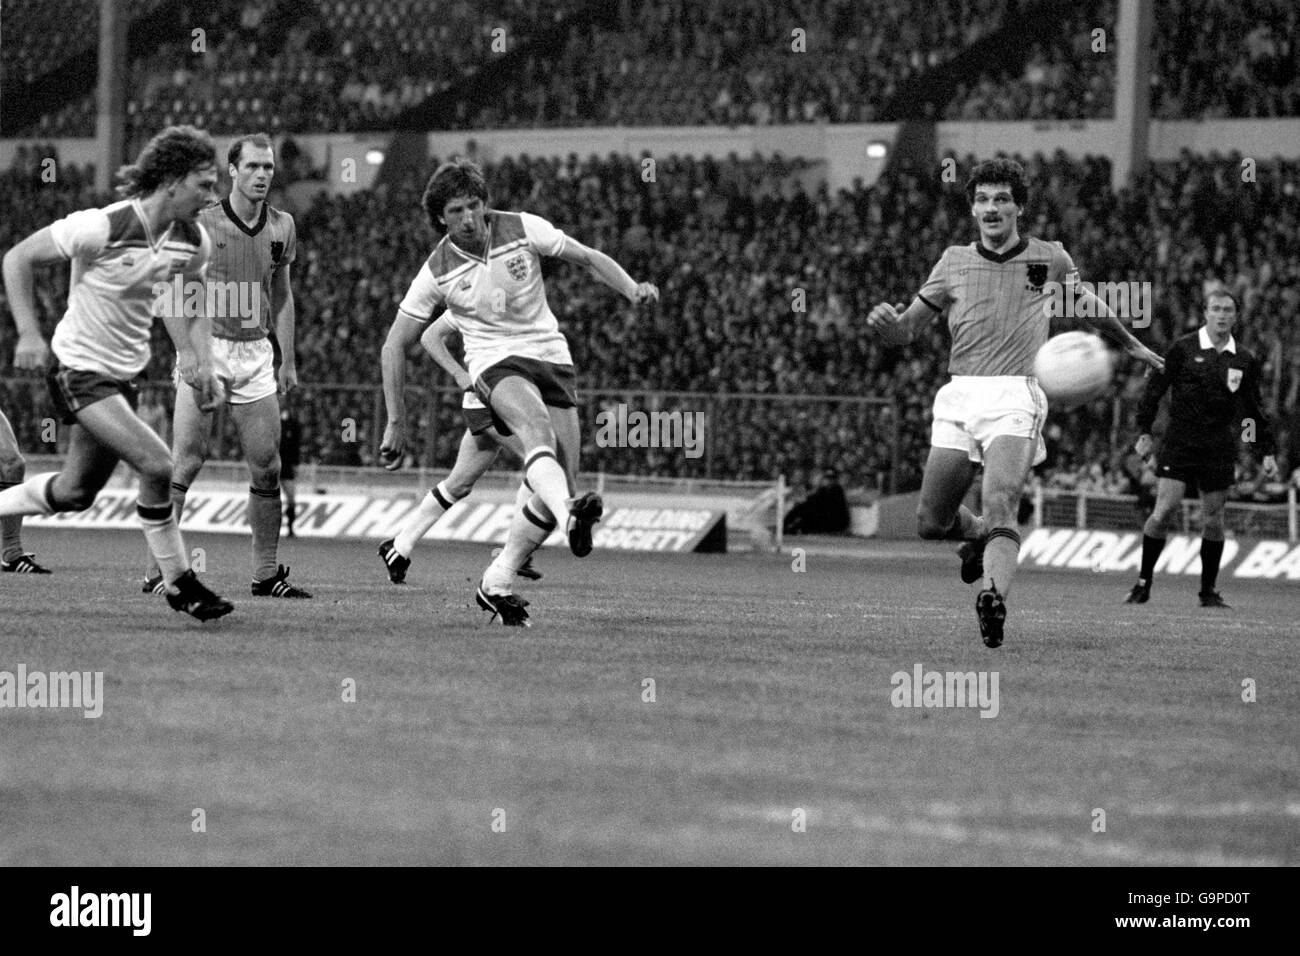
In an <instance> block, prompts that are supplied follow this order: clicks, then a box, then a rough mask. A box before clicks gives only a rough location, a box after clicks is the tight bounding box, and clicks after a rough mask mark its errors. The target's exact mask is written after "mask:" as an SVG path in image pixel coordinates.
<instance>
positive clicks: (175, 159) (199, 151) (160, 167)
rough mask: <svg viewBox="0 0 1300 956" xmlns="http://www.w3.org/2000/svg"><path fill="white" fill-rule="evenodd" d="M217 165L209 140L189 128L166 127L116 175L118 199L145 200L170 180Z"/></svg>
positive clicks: (213, 148)
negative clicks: (138, 197) (143, 197)
mask: <svg viewBox="0 0 1300 956" xmlns="http://www.w3.org/2000/svg"><path fill="white" fill-rule="evenodd" d="M216 165H217V147H216V146H215V145H214V144H213V142H212V137H211V136H209V135H208V134H207V133H205V132H204V131H203V130H201V129H195V128H194V127H193V126H168V127H167V128H166V129H165V130H163V131H162V132H161V133H159V134H158V135H157V136H155V137H154V138H153V139H151V140H149V142H148V143H147V144H145V147H144V149H142V150H140V156H139V157H138V158H137V159H136V161H135V162H134V163H130V164H128V165H126V166H123V167H122V168H121V169H119V170H118V171H117V178H118V179H120V180H121V183H120V185H118V187H117V191H118V193H119V194H120V195H121V196H124V197H127V198H130V197H132V196H148V195H149V194H150V193H152V192H153V191H154V190H155V189H157V188H158V187H159V186H161V185H162V184H163V183H165V182H167V181H168V180H170V179H184V178H185V177H186V176H188V175H189V174H190V173H192V172H194V171H195V170H196V169H202V168H203V167H204V166H212V167H215V166H216Z"/></svg>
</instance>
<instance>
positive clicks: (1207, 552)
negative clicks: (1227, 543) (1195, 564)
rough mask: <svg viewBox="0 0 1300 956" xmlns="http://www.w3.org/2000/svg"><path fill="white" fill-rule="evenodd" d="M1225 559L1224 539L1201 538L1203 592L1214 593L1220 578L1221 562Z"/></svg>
mask: <svg viewBox="0 0 1300 956" xmlns="http://www.w3.org/2000/svg"><path fill="white" fill-rule="evenodd" d="M1222 558H1223V539H1222V538H1219V539H1218V540H1215V539H1213V538H1205V537H1202V538H1201V590H1202V591H1213V590H1214V584H1215V582H1216V581H1217V580H1218V578H1219V561H1220V560H1221V559H1222Z"/></svg>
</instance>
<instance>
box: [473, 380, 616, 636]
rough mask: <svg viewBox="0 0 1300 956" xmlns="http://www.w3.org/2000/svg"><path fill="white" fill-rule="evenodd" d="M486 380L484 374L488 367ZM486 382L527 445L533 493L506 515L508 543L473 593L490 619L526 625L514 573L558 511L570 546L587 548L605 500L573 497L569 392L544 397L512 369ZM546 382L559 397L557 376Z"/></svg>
mask: <svg viewBox="0 0 1300 956" xmlns="http://www.w3.org/2000/svg"><path fill="white" fill-rule="evenodd" d="M539 364H541V363H539ZM488 371H489V372H491V371H492V370H491V369H489V370H488ZM543 374H545V373H543ZM570 374H571V371H570ZM483 379H488V373H486V372H485V373H484V376H483ZM487 384H488V386H489V387H490V388H491V395H490V398H491V406H492V410H493V412H495V413H496V415H497V416H498V417H499V418H500V419H501V420H502V421H503V422H504V423H505V425H506V426H507V428H508V429H509V430H510V431H511V432H513V433H515V434H516V435H518V436H519V438H520V440H521V441H522V442H523V445H524V448H525V449H526V452H525V455H524V477H525V480H526V481H527V482H528V485H529V487H531V488H532V489H533V496H532V498H531V499H530V500H529V501H528V502H527V503H526V504H525V505H524V506H523V507H522V508H520V509H519V512H518V513H517V514H516V515H515V517H514V520H513V521H512V522H511V525H510V530H509V532H508V534H507V535H506V544H505V547H504V548H503V549H502V551H501V554H499V555H498V556H497V557H496V558H494V559H493V561H492V563H491V564H490V565H488V568H487V570H486V571H485V572H484V573H483V580H482V582H481V583H480V584H479V588H478V592H477V595H476V599H477V601H478V604H479V607H481V608H483V609H484V610H485V611H491V612H492V614H493V618H494V619H495V617H496V616H497V615H500V616H501V619H502V623H503V624H505V625H507V626H520V625H522V626H528V612H527V611H525V610H524V608H525V607H527V604H528V602H527V601H523V600H521V599H520V598H518V597H515V596H514V594H513V593H512V590H511V587H512V584H513V581H514V576H515V574H516V573H517V572H518V570H519V568H520V567H521V566H522V565H523V563H524V561H525V560H526V559H527V558H528V556H529V555H531V554H532V553H533V552H534V551H536V550H537V549H538V548H540V547H541V546H542V543H543V542H544V541H545V540H546V539H547V538H548V537H549V536H550V534H551V532H552V531H553V530H555V527H556V521H557V519H556V517H555V516H556V515H561V516H567V519H568V523H567V528H566V530H567V534H568V538H569V549H570V550H571V551H572V552H573V553H574V554H575V555H577V556H578V557H580V558H581V557H586V556H587V555H588V554H590V553H591V549H592V528H593V526H594V525H595V524H596V522H598V521H599V520H600V517H601V515H602V514H603V513H604V505H603V503H602V502H601V499H600V496H599V495H598V494H596V493H594V492H588V493H586V494H583V495H580V496H577V497H572V494H571V492H572V489H573V487H574V484H575V478H576V475H577V470H578V452H579V448H580V447H581V445H580V440H579V425H578V410H577V408H576V406H575V405H574V404H569V402H571V401H572V399H563V401H564V402H565V404H564V405H560V404H554V405H552V404H547V403H545V402H544V401H543V398H542V392H541V390H539V388H538V386H537V384H535V383H534V382H533V381H532V380H531V379H530V378H527V377H525V376H524V375H522V374H518V373H515V372H513V370H512V372H511V374H508V375H506V376H505V377H503V378H500V379H498V380H496V382H495V384H493V383H492V381H491V379H488V381H487ZM544 387H546V389H547V393H548V397H549V398H550V400H551V401H556V402H559V401H561V400H562V399H560V398H558V397H555V396H557V395H559V394H560V393H561V389H560V388H559V387H558V386H555V384H554V383H551V382H546V383H544Z"/></svg>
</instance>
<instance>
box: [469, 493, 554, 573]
mask: <svg viewBox="0 0 1300 956" xmlns="http://www.w3.org/2000/svg"><path fill="white" fill-rule="evenodd" d="M534 502H535V503H536V504H537V505H540V504H541V501H540V499H534ZM534 502H530V503H528V504H525V505H524V506H523V507H522V508H520V509H519V510H518V511H516V512H515V516H514V518H513V519H511V521H510V530H509V531H508V532H507V533H506V545H505V547H504V548H502V549H501V553H500V554H498V555H497V556H496V557H495V558H494V559H493V560H492V563H491V564H489V565H488V568H487V570H486V571H484V572H483V590H484V591H486V592H487V593H488V594H511V593H513V592H512V588H513V587H514V581H515V574H517V573H518V571H519V569H520V568H521V567H523V563H524V562H525V561H527V560H528V556H529V555H531V554H532V553H533V552H534V551H536V550H537V549H538V548H540V547H541V546H542V542H543V541H545V540H546V539H547V538H548V537H550V534H551V532H552V531H554V530H555V522H554V521H548V520H546V519H545V518H543V517H542V516H541V515H539V514H538V510H539V509H538V508H536V507H534Z"/></svg>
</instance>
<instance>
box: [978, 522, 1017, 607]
mask: <svg viewBox="0 0 1300 956" xmlns="http://www.w3.org/2000/svg"><path fill="white" fill-rule="evenodd" d="M1019 554H1020V533H1019V532H1017V531H1016V530H1015V529H1013V528H994V529H993V530H992V531H990V532H989V537H988V543H987V544H986V545H985V546H984V584H983V587H984V589H985V590H987V589H989V588H992V587H995V586H996V587H997V590H998V593H999V594H1001V595H1002V596H1003V597H1006V596H1007V594H1008V592H1010V590H1011V578H1012V575H1014V574H1015V573H1016V558H1017V556H1018V555H1019Z"/></svg>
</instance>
